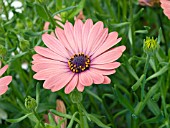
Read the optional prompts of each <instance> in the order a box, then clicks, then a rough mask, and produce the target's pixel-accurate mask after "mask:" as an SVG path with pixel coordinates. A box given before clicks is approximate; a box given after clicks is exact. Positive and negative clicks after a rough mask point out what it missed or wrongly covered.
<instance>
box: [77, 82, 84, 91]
mask: <svg viewBox="0 0 170 128" xmlns="http://www.w3.org/2000/svg"><path fill="white" fill-rule="evenodd" d="M77 90H78V91H79V92H83V90H84V85H82V84H81V83H80V82H78V84H77Z"/></svg>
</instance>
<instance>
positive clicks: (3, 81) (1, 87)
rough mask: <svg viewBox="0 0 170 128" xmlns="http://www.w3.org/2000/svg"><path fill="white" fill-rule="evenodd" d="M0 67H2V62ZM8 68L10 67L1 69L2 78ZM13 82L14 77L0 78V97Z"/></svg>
mask: <svg viewBox="0 0 170 128" xmlns="http://www.w3.org/2000/svg"><path fill="white" fill-rule="evenodd" d="M0 67H1V61H0ZM7 68H8V65H5V66H4V67H3V68H1V69H0V76H2V75H3V74H4V72H5V71H6V70H7ZM11 81H12V76H5V77H2V78H0V95H2V94H4V93H5V92H6V91H7V90H8V85H9V83H10V82H11Z"/></svg>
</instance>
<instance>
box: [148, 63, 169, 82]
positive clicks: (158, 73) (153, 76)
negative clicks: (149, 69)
mask: <svg viewBox="0 0 170 128" xmlns="http://www.w3.org/2000/svg"><path fill="white" fill-rule="evenodd" d="M168 69H169V64H168V65H166V66H164V67H163V68H161V69H160V70H159V71H158V72H156V73H154V74H153V75H151V76H150V77H148V78H147V79H146V81H149V80H151V79H153V78H156V77H158V76H161V75H162V74H164V73H165V72H166V71H168Z"/></svg>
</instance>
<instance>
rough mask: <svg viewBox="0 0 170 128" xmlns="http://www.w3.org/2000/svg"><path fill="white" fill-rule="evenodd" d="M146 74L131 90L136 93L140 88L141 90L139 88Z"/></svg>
mask: <svg viewBox="0 0 170 128" xmlns="http://www.w3.org/2000/svg"><path fill="white" fill-rule="evenodd" d="M144 76H145V75H144V74H143V75H142V76H141V77H140V78H139V80H138V81H137V82H136V83H135V84H134V85H133V86H132V87H131V89H132V90H133V91H136V90H137V89H138V88H139V86H140V85H141V83H142V80H143V78H144Z"/></svg>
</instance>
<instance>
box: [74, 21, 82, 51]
mask: <svg viewBox="0 0 170 128" xmlns="http://www.w3.org/2000/svg"><path fill="white" fill-rule="evenodd" d="M82 28H83V22H82V21H81V20H79V19H77V20H76V21H75V24H74V39H75V43H76V44H77V46H78V52H79V53H80V52H82Z"/></svg>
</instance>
